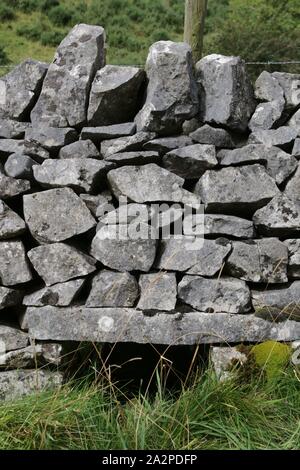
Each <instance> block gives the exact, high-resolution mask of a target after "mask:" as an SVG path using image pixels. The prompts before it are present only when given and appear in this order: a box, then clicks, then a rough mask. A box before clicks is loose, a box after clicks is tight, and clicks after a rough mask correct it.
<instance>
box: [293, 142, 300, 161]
mask: <svg viewBox="0 0 300 470" xmlns="http://www.w3.org/2000/svg"><path fill="white" fill-rule="evenodd" d="M292 154H293V155H294V156H295V157H296V158H297V159H298V160H299V159H300V139H296V140H295V142H294V147H293V151H292Z"/></svg>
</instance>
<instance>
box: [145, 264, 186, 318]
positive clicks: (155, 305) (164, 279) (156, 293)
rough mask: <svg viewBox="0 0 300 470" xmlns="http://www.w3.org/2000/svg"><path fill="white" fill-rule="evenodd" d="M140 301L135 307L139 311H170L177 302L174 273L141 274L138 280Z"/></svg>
mask: <svg viewBox="0 0 300 470" xmlns="http://www.w3.org/2000/svg"><path fill="white" fill-rule="evenodd" d="M139 286H140V291H141V295H140V299H139V302H138V305H137V308H138V309H141V310H162V311H171V310H174V309H175V305H176V300H177V282H176V275H175V274H174V273H164V272H162V271H160V272H157V273H150V274H141V276H140V280H139Z"/></svg>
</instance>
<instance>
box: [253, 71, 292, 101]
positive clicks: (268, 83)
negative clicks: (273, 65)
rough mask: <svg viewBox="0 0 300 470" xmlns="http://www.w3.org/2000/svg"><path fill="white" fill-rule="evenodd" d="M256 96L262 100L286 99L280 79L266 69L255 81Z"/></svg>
mask: <svg viewBox="0 0 300 470" xmlns="http://www.w3.org/2000/svg"><path fill="white" fill-rule="evenodd" d="M255 96H256V98H257V99H258V100H260V101H284V102H285V100H284V92H283V88H282V86H281V85H280V83H279V81H278V80H277V79H276V78H275V77H274V76H273V75H272V74H271V73H269V72H267V71H266V70H264V71H263V72H262V73H261V74H260V75H259V77H258V78H257V80H256V82H255Z"/></svg>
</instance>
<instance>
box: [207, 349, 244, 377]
mask: <svg viewBox="0 0 300 470" xmlns="http://www.w3.org/2000/svg"><path fill="white" fill-rule="evenodd" d="M247 359H248V358H247V356H246V354H244V353H242V352H240V351H239V350H238V348H237V347H236V346H213V347H212V348H211V349H210V360H211V363H212V366H213V368H214V370H215V373H216V376H217V378H218V380H220V382H224V381H226V380H229V379H231V378H234V373H235V371H236V370H237V368H239V367H241V366H243V365H244V364H246V362H247Z"/></svg>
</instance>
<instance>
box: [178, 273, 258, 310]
mask: <svg viewBox="0 0 300 470" xmlns="http://www.w3.org/2000/svg"><path fill="white" fill-rule="evenodd" d="M178 297H179V299H181V300H182V301H183V302H184V303H186V304H188V305H190V306H191V307H193V308H195V309H196V310H199V311H200V312H208V313H216V312H226V313H245V312H248V311H249V310H250V308H251V295H250V289H249V287H248V286H247V284H246V283H245V282H244V281H241V280H238V279H234V278H229V277H224V278H220V279H206V278H204V277H200V276H184V278H183V279H182V281H181V282H180V283H179V285H178Z"/></svg>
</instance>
